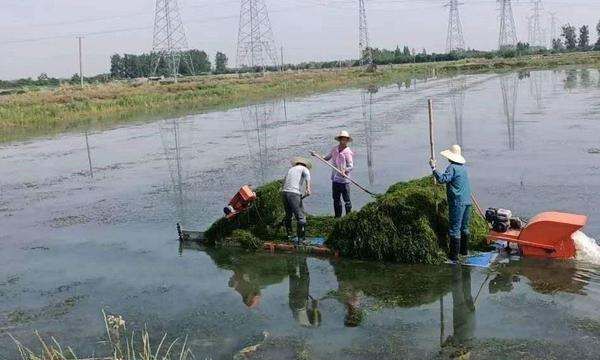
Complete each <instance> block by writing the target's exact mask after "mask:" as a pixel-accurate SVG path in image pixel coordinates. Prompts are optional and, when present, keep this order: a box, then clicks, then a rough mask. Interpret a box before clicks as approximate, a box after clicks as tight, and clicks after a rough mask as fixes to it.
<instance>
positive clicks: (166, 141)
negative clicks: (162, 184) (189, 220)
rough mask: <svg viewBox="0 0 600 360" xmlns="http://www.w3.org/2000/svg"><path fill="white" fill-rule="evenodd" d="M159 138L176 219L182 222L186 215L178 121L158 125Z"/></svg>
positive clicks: (173, 120) (163, 122)
mask: <svg viewBox="0 0 600 360" xmlns="http://www.w3.org/2000/svg"><path fill="white" fill-rule="evenodd" d="M159 131H160V138H161V142H162V146H163V151H164V153H165V159H166V160H167V164H168V167H169V175H170V178H171V184H172V187H173V194H175V198H174V202H175V209H176V211H177V219H178V221H180V222H184V220H185V215H186V210H185V206H186V203H187V201H186V199H185V198H184V191H183V167H182V158H181V131H180V123H179V119H172V120H168V121H166V120H165V121H162V122H160V123H159Z"/></svg>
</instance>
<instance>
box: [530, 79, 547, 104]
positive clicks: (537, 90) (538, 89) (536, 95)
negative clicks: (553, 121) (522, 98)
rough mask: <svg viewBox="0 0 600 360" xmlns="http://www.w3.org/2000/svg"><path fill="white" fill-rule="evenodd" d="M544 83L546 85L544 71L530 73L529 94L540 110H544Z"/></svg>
mask: <svg viewBox="0 0 600 360" xmlns="http://www.w3.org/2000/svg"><path fill="white" fill-rule="evenodd" d="M544 83H545V80H544V73H543V72H542V71H533V72H531V73H530V76H529V94H530V95H531V97H532V98H533V100H534V101H535V104H536V108H537V109H538V110H542V108H543V104H542V99H543V97H544V94H543V84H544Z"/></svg>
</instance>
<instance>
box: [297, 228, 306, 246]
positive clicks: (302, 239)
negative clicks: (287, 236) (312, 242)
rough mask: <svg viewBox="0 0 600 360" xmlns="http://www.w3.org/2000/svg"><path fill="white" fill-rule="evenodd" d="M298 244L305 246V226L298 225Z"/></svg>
mask: <svg viewBox="0 0 600 360" xmlns="http://www.w3.org/2000/svg"><path fill="white" fill-rule="evenodd" d="M298 243H299V244H302V245H305V244H306V225H304V224H298Z"/></svg>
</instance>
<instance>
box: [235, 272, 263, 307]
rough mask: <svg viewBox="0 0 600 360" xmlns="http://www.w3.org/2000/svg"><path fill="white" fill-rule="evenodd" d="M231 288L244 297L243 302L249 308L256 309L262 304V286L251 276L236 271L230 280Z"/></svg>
mask: <svg viewBox="0 0 600 360" xmlns="http://www.w3.org/2000/svg"><path fill="white" fill-rule="evenodd" d="M229 287H232V288H234V289H235V290H236V291H237V292H238V293H239V294H240V295H241V296H242V301H243V302H244V304H245V305H246V306H247V307H249V308H255V307H257V306H258V304H260V286H259V284H258V283H257V282H256V281H254V280H252V279H251V278H250V274H247V273H245V272H240V271H235V272H234V273H233V276H231V278H230V279H229Z"/></svg>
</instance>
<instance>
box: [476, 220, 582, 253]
mask: <svg viewBox="0 0 600 360" xmlns="http://www.w3.org/2000/svg"><path fill="white" fill-rule="evenodd" d="M586 223H587V216H585V215H575V214H566V213H559V212H545V213H541V214H539V215H536V216H535V217H534V218H533V219H531V221H529V223H528V224H527V226H525V227H524V228H523V229H521V230H513V229H509V230H508V231H507V232H503V233H501V232H496V231H493V230H492V231H490V233H489V235H488V237H487V240H488V243H492V242H494V241H498V240H500V241H506V242H508V243H509V245H510V243H515V244H518V245H519V249H520V250H521V252H522V253H523V255H524V256H538V257H545V258H550V259H572V258H574V257H575V243H574V241H573V238H572V237H571V236H572V235H573V233H574V232H576V231H578V230H580V229H581V228H583V227H584V226H585V224H586Z"/></svg>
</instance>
